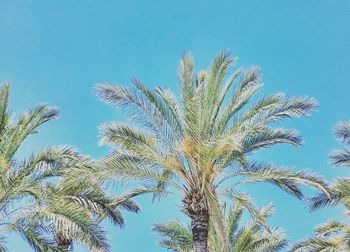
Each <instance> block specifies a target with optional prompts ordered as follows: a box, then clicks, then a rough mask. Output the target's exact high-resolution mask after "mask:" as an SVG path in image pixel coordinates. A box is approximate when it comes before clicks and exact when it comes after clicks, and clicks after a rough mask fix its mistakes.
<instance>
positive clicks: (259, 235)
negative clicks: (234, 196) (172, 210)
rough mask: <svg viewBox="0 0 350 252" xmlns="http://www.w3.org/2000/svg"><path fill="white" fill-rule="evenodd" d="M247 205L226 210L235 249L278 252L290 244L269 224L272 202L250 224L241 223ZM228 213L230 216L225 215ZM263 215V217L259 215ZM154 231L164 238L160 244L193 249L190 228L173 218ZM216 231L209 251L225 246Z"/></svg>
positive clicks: (239, 251)
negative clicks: (267, 222) (268, 218)
mask: <svg viewBox="0 0 350 252" xmlns="http://www.w3.org/2000/svg"><path fill="white" fill-rule="evenodd" d="M243 211H244V207H243V206H241V205H240V203H237V202H236V203H235V204H233V206H232V207H231V209H229V211H228V214H227V215H225V213H223V216H222V217H223V219H224V226H223V227H222V229H223V230H224V232H225V235H226V236H227V240H228V241H230V243H229V247H230V251H232V252H245V251H250V252H277V251H281V250H282V249H283V248H285V247H286V245H287V240H286V238H285V235H284V234H283V232H282V231H281V230H279V229H271V228H269V227H268V226H267V224H266V219H267V217H269V216H270V215H271V214H272V212H273V209H272V207H271V205H268V206H267V207H265V208H262V209H261V210H260V211H258V213H257V214H256V215H255V216H252V220H251V221H250V222H248V223H246V224H244V225H243V224H240V222H241V217H242V214H243ZM225 216H226V217H225ZM257 217H259V218H257ZM153 231H155V232H156V233H158V234H160V235H161V236H163V237H164V240H162V241H161V242H160V245H161V246H162V247H164V248H166V249H169V250H172V251H178V252H192V251H193V239H192V233H191V229H190V227H188V226H186V225H184V224H182V223H179V222H176V221H171V222H169V223H166V224H159V225H155V226H154V228H153ZM220 242H221V241H220V239H219V237H218V236H217V233H216V232H215V230H214V229H213V228H212V227H211V226H209V250H210V251H213V252H221V251H222V247H223V246H222V245H221V244H220Z"/></svg>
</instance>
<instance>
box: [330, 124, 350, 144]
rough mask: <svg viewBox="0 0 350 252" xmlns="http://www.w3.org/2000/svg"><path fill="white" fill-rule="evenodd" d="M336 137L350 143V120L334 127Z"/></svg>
mask: <svg viewBox="0 0 350 252" xmlns="http://www.w3.org/2000/svg"><path fill="white" fill-rule="evenodd" d="M334 135H335V137H336V138H337V139H338V140H339V141H340V142H343V143H348V144H349V143H350V122H340V123H338V124H337V125H336V126H335V129H334Z"/></svg>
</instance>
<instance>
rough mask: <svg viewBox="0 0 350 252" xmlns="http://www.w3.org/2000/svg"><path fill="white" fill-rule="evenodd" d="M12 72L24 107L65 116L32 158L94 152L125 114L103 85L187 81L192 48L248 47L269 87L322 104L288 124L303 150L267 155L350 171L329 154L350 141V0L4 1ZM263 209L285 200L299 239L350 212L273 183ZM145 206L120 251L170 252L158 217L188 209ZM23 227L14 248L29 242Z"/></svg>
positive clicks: (4, 45)
mask: <svg viewBox="0 0 350 252" xmlns="http://www.w3.org/2000/svg"><path fill="white" fill-rule="evenodd" d="M0 10H1V14H0V80H8V79H9V80H11V81H12V93H11V105H12V109H13V111H14V112H17V113H18V112H20V111H24V110H27V109H28V108H29V107H31V106H33V105H35V104H38V103H48V104H51V105H54V106H57V107H58V108H59V109H60V111H61V116H60V119H59V120H57V121H54V122H50V123H49V124H47V125H45V126H44V127H43V128H42V130H41V132H40V134H39V135H36V136H33V137H31V138H30V141H28V142H26V143H25V145H24V146H23V148H22V150H21V153H20V155H19V156H20V157H23V156H25V155H27V154H29V153H31V152H32V151H35V150H37V149H39V148H42V147H43V146H48V145H58V144H70V145H73V146H76V147H78V148H79V149H80V150H81V151H83V152H84V153H86V154H89V155H91V156H92V157H94V158H100V157H103V155H104V154H106V153H107V151H108V149H107V148H105V147H99V146H98V144H97V142H98V131H97V127H98V125H100V124H102V123H104V122H109V121H112V120H122V119H123V118H124V117H123V116H121V113H120V111H119V112H118V111H115V110H114V109H113V108H111V107H109V106H107V105H105V104H104V103H102V102H100V101H98V99H97V98H96V97H95V96H94V95H93V92H92V88H93V86H94V85H95V84H96V83H98V82H115V83H124V84H129V79H130V78H132V77H137V78H138V79H139V80H141V81H143V82H144V83H145V84H147V85H148V86H155V85H166V86H168V87H170V88H172V89H174V90H176V88H177V80H176V67H177V64H178V61H179V59H180V56H181V54H182V52H184V51H191V52H192V53H193V55H194V57H195V61H196V63H197V66H198V68H204V67H206V66H207V64H208V62H209V61H210V60H211V59H212V57H213V56H214V55H215V54H216V53H217V52H219V51H220V50H221V49H224V48H229V49H231V50H232V52H233V54H234V55H237V56H239V62H238V64H239V65H245V66H248V65H250V64H256V65H259V66H261V68H262V71H263V74H264V75H263V80H264V84H265V86H264V90H263V93H264V94H270V93H272V92H280V91H282V92H285V93H288V94H293V95H309V96H313V97H315V98H316V99H317V100H318V102H319V104H320V105H319V109H318V112H316V113H314V114H313V115H312V117H310V118H303V119H298V120H295V121H286V122H285V124H284V125H286V126H290V127H294V128H297V129H299V130H300V131H301V133H302V135H303V136H304V139H305V144H304V146H303V147H301V148H292V147H288V146H278V147H276V148H272V149H270V150H268V151H263V152H259V153H258V154H257V155H256V158H257V159H259V160H265V161H271V162H274V163H276V164H281V165H286V166H291V167H294V169H309V170H311V171H313V172H316V173H318V174H322V175H324V176H325V177H326V178H327V179H329V180H331V179H333V178H334V177H336V176H346V175H348V174H349V172H348V170H346V168H343V169H342V168H340V169H339V168H338V169H334V168H330V167H329V165H328V161H327V155H328V153H329V151H330V150H331V149H332V148H334V147H337V146H339V145H338V144H337V143H336V142H335V140H334V139H333V136H332V134H331V129H332V127H333V126H334V125H335V123H336V122H338V121H340V120H346V119H350V113H349V112H350V99H349V95H350V75H349V67H350V50H349V48H350V29H349V23H350V2H349V1H347V0H337V1H330V0H309V1H304V0H285V1H279V0H274V1H272V0H255V1H252V0H244V1H243V0H242V1H232V0H227V1H182V0H178V1H153V0H147V1H68V0H62V1H40V0H36V1H29V0H28V1H23V0H22V1H16V0H9V1H4V0H1V1H0ZM249 190H250V191H251V193H252V195H253V197H254V199H255V201H256V202H257V204H258V205H260V206H262V205H263V204H266V203H268V202H271V201H272V202H273V203H274V204H275V206H276V214H275V215H274V216H273V218H272V220H271V225H274V226H279V227H282V228H284V229H285V230H286V232H287V234H288V236H289V238H290V240H291V241H296V240H299V239H302V238H304V237H306V236H307V235H310V234H311V233H312V230H313V226H314V225H316V224H320V223H322V222H324V221H326V220H327V219H330V218H337V219H341V218H342V209H325V210H322V211H319V212H317V213H315V214H310V213H307V211H306V209H305V204H303V203H302V202H299V201H297V200H296V199H294V198H292V197H291V196H288V195H286V194H284V193H282V192H280V191H279V190H277V189H275V188H274V187H272V186H265V185H258V186H252V187H250V188H249ZM138 201H139V202H140V204H141V205H142V208H143V210H142V212H141V213H140V214H139V215H134V214H127V215H126V217H127V225H126V228H125V229H124V230H122V231H121V230H119V229H118V228H112V227H110V226H108V225H107V228H108V230H109V231H110V238H111V240H112V250H113V251H118V252H129V251H130V252H136V251H163V250H162V249H160V248H159V247H158V246H157V244H156V241H157V237H156V236H155V235H154V234H152V233H151V232H150V229H151V225H152V224H154V223H157V222H162V221H165V220H169V219H171V218H179V219H183V220H185V221H187V219H186V218H185V217H184V216H183V215H181V214H180V213H179V210H178V209H177V208H176V205H178V204H180V201H179V200H178V199H176V198H168V199H166V200H163V201H161V202H160V203H155V204H152V203H151V201H150V199H149V198H139V199H138ZM19 240H20V238H19V237H17V236H14V237H11V239H10V242H9V246H10V248H11V251H29V250H28V247H26V245H23V242H20V241H19Z"/></svg>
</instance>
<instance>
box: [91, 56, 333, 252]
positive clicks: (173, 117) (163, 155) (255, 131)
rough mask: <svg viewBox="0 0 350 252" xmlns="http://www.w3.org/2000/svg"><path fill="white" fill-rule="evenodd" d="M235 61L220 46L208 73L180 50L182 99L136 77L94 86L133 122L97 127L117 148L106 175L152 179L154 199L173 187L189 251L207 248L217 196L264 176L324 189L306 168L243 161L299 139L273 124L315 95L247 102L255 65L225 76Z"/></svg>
mask: <svg viewBox="0 0 350 252" xmlns="http://www.w3.org/2000/svg"><path fill="white" fill-rule="evenodd" d="M234 62H235V59H234V58H230V56H229V53H228V52H226V51H224V52H222V53H220V54H219V55H218V56H217V57H216V58H215V59H214V61H213V63H212V64H211V66H210V67H209V69H208V70H207V71H201V72H200V73H199V74H195V73H194V66H193V62H192V58H191V57H190V55H188V54H186V55H184V56H183V58H182V60H181V62H180V66H179V71H178V72H179V86H180V99H181V100H180V102H179V101H177V99H176V98H175V96H174V94H173V93H172V92H171V91H170V90H168V89H163V88H156V89H149V88H147V87H146V86H144V85H143V84H141V83H140V82H139V81H137V80H133V81H132V83H133V87H126V86H120V85H113V84H101V85H98V86H97V88H96V91H97V94H98V96H99V97H100V98H101V99H102V100H104V101H106V102H107V103H110V104H112V105H116V106H118V107H121V108H123V110H124V111H125V112H127V113H128V114H129V115H130V118H131V120H132V121H131V123H128V124H125V123H117V122H114V123H110V124H106V125H104V126H102V127H101V131H102V135H103V137H102V140H101V141H102V143H104V144H110V145H112V146H115V151H114V152H113V153H112V154H110V155H109V156H108V157H107V158H106V159H105V161H104V165H105V167H106V168H105V169H104V170H105V177H108V178H112V177H114V178H115V179H118V180H122V179H126V180H130V179H135V180H138V181H143V182H145V183H146V184H147V185H154V186H155V191H156V193H155V196H156V197H159V196H161V195H164V193H165V192H169V191H171V192H176V193H179V194H180V195H181V197H182V199H183V200H182V202H183V209H182V211H183V212H184V213H186V214H187V215H188V216H189V217H190V218H191V230H192V233H193V244H194V251H195V252H203V251H204V252H206V251H208V243H207V240H208V228H209V221H210V219H212V221H213V223H215V221H214V220H215V219H218V218H217V217H216V216H217V215H218V213H219V212H220V206H219V204H218V200H217V198H218V197H219V196H220V195H224V196H227V197H229V198H231V199H233V200H237V198H239V197H240V193H239V192H237V188H238V186H239V185H241V184H246V183H253V182H264V181H267V182H270V183H272V184H274V185H277V186H278V187H280V188H281V189H283V190H284V191H286V192H288V193H290V194H292V195H294V196H296V197H298V198H302V197H303V193H302V191H301V189H300V187H299V184H304V185H308V186H311V187H315V188H317V189H320V190H323V191H326V186H325V184H324V183H323V182H322V181H321V180H320V179H318V178H316V177H314V176H311V175H309V174H307V173H305V172H294V171H292V170H288V169H284V168H280V167H276V166H273V165H271V164H265V163H257V162H250V161H249V160H248V155H249V154H250V153H252V152H254V151H256V150H258V149H260V148H267V147H270V146H272V145H274V144H277V143H287V144H292V145H296V146H298V145H300V144H301V138H300V136H299V135H298V132H297V131H295V130H286V129H282V128H276V127H275V125H276V122H278V121H280V119H283V118H289V117H300V116H305V115H308V114H309V113H310V112H311V111H312V110H313V108H314V107H315V101H314V100H313V99H311V98H305V97H289V96H286V95H283V94H275V95H271V96H266V97H262V98H260V99H259V100H257V101H253V100H252V99H251V98H252V97H253V96H254V94H255V93H257V91H259V90H260V89H261V86H262V84H261V78H260V72H259V69H258V68H257V67H250V68H248V69H246V70H243V69H242V68H239V69H238V70H236V71H235V72H234V73H233V74H231V75H230V76H229V77H228V78H225V77H226V75H227V74H228V71H229V70H230V68H231V66H232V64H233V63H234ZM231 90H232V91H231ZM137 126H139V127H137ZM167 186H168V187H167ZM171 189H173V190H171ZM162 192H163V193H162ZM218 232H220V230H218ZM222 239H224V236H223V235H222Z"/></svg>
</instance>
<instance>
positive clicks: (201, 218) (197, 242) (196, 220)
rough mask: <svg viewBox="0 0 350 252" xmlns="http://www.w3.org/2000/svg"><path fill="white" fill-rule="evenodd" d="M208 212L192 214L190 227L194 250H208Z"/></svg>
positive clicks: (202, 251)
mask: <svg viewBox="0 0 350 252" xmlns="http://www.w3.org/2000/svg"><path fill="white" fill-rule="evenodd" d="M208 228H209V214H201V215H194V216H192V222H191V229H192V236H193V247H194V252H208V251H209V249H208Z"/></svg>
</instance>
